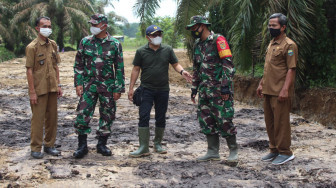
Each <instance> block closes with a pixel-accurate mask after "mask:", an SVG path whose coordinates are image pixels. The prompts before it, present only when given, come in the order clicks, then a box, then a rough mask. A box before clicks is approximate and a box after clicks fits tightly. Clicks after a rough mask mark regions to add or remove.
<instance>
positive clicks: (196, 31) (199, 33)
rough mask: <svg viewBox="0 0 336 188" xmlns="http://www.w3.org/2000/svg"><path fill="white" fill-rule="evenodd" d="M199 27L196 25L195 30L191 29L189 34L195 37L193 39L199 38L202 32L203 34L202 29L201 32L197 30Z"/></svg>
mask: <svg viewBox="0 0 336 188" xmlns="http://www.w3.org/2000/svg"><path fill="white" fill-rule="evenodd" d="M200 27H201V25H200V26H198V28H197V29H196V30H195V31H191V35H192V36H193V37H194V38H195V39H198V38H201V36H202V34H203V30H202V31H201V32H198V29H199V28H200Z"/></svg>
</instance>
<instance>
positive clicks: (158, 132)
mask: <svg viewBox="0 0 336 188" xmlns="http://www.w3.org/2000/svg"><path fill="white" fill-rule="evenodd" d="M164 130H165V128H163V127H155V137H154V151H155V152H156V153H160V154H165V153H167V150H165V149H163V148H162V145H161V142H162V138H163V134H164Z"/></svg>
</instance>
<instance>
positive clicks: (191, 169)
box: [0, 51, 336, 187]
mask: <svg viewBox="0 0 336 188" xmlns="http://www.w3.org/2000/svg"><path fill="white" fill-rule="evenodd" d="M176 53H177V55H178V57H179V60H180V62H181V64H182V65H183V66H184V67H190V63H189V61H188V59H187V57H186V55H185V52H183V51H177V52H176ZM74 56H75V52H66V53H62V54H61V58H62V64H61V66H60V70H61V82H62V84H63V85H64V86H63V91H64V97H63V98H61V99H59V108H58V109H59V124H58V125H59V127H58V135H57V141H56V147H57V148H58V149H59V150H61V151H62V155H61V156H57V157H54V156H49V155H45V157H44V158H43V159H40V160H37V159H33V158H31V157H30V147H29V144H30V143H29V142H30V118H31V110H30V105H29V97H28V95H27V90H28V88H27V82H26V75H25V59H24V58H19V59H14V60H11V61H8V62H4V63H1V64H0V130H1V131H0V187H336V130H334V129H328V128H326V127H323V126H321V125H319V124H317V123H314V122H308V121H306V120H305V119H303V118H302V117H300V116H298V115H295V114H292V116H291V124H292V140H293V142H292V146H293V147H292V149H293V151H294V154H295V155H296V158H295V159H294V160H293V161H291V162H289V163H287V164H285V165H282V166H274V165H271V164H270V163H267V162H261V161H260V158H261V156H263V155H264V154H265V153H267V145H268V141H267V140H268V138H267V134H266V130H265V124H264V118H263V110H262V109H259V108H257V107H253V106H249V105H246V104H243V103H239V102H236V104H235V111H236V113H235V119H234V123H235V124H236V126H237V127H238V143H239V145H240V150H239V158H240V160H239V163H238V164H237V165H235V166H232V165H228V164H227V163H226V162H225V158H226V156H227V155H228V148H227V146H226V142H225V139H221V146H220V155H221V158H222V160H221V161H218V162H196V160H195V159H196V157H198V156H199V155H202V154H204V153H205V152H206V142H205V136H204V135H203V134H201V133H200V132H199V130H200V129H199V125H198V122H197V119H196V105H194V104H192V103H191V101H190V89H189V88H190V85H188V84H186V83H185V82H184V81H183V80H182V79H181V77H180V75H179V74H177V73H173V72H172V71H171V74H170V76H171V93H170V101H169V109H168V113H167V128H166V134H165V137H164V143H165V147H166V148H167V149H168V154H164V155H159V154H156V153H152V154H151V155H150V156H148V157H144V158H139V159H133V158H129V157H128V154H129V152H131V151H133V150H135V149H136V148H137V146H138V136H137V135H138V134H137V121H138V108H137V107H135V106H134V105H133V104H131V103H130V102H129V101H128V99H127V94H123V95H122V97H121V99H120V100H119V101H118V102H117V105H118V107H117V118H116V121H115V122H114V124H113V127H112V136H111V137H110V139H109V141H108V146H109V147H110V148H111V150H112V152H113V155H112V156H111V157H104V156H101V155H100V154H97V153H96V149H95V145H96V143H97V140H96V138H95V134H90V135H89V137H88V144H89V148H90V149H89V150H90V151H89V154H88V155H87V156H86V157H85V158H83V159H80V160H77V159H74V158H73V157H72V153H73V151H74V150H75V149H76V148H77V136H76V135H75V134H74V129H73V123H74V119H75V108H76V105H77V102H78V98H77V97H76V94H75V90H74V87H73V69H72V66H73V62H74ZM124 57H125V71H126V88H127V89H126V90H128V85H129V77H130V71H131V69H132V65H131V62H132V59H133V57H134V52H125V53H124ZM152 115H153V116H154V114H152ZM98 118H99V115H98V109H96V112H95V114H94V118H93V119H92V122H91V126H92V127H93V129H95V127H96V126H97V124H98ZM150 124H151V138H153V131H154V129H153V128H154V121H153V120H151V121H150ZM152 150H153V149H152V148H151V151H152Z"/></svg>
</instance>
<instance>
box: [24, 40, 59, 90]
mask: <svg viewBox="0 0 336 188" xmlns="http://www.w3.org/2000/svg"><path fill="white" fill-rule="evenodd" d="M60 62H61V58H60V56H59V54H58V51H57V44H56V42H55V41H53V40H50V39H47V41H44V40H43V39H41V38H40V37H37V38H36V39H35V40H33V41H32V42H31V43H30V44H29V45H28V46H27V47H26V67H27V68H33V79H34V88H35V92H36V94H37V96H39V95H43V94H47V93H48V92H57V85H58V83H57V75H56V69H57V65H58V64H59V63H60Z"/></svg>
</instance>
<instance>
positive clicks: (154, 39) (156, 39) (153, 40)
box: [149, 36, 162, 46]
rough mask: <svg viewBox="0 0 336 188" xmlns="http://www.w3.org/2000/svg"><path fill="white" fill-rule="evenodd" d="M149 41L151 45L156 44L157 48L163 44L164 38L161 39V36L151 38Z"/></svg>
mask: <svg viewBox="0 0 336 188" xmlns="http://www.w3.org/2000/svg"><path fill="white" fill-rule="evenodd" d="M149 39H150V41H151V43H152V44H154V45H155V46H158V45H160V44H161V42H162V37H159V36H157V37H155V38H150V37H149Z"/></svg>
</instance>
